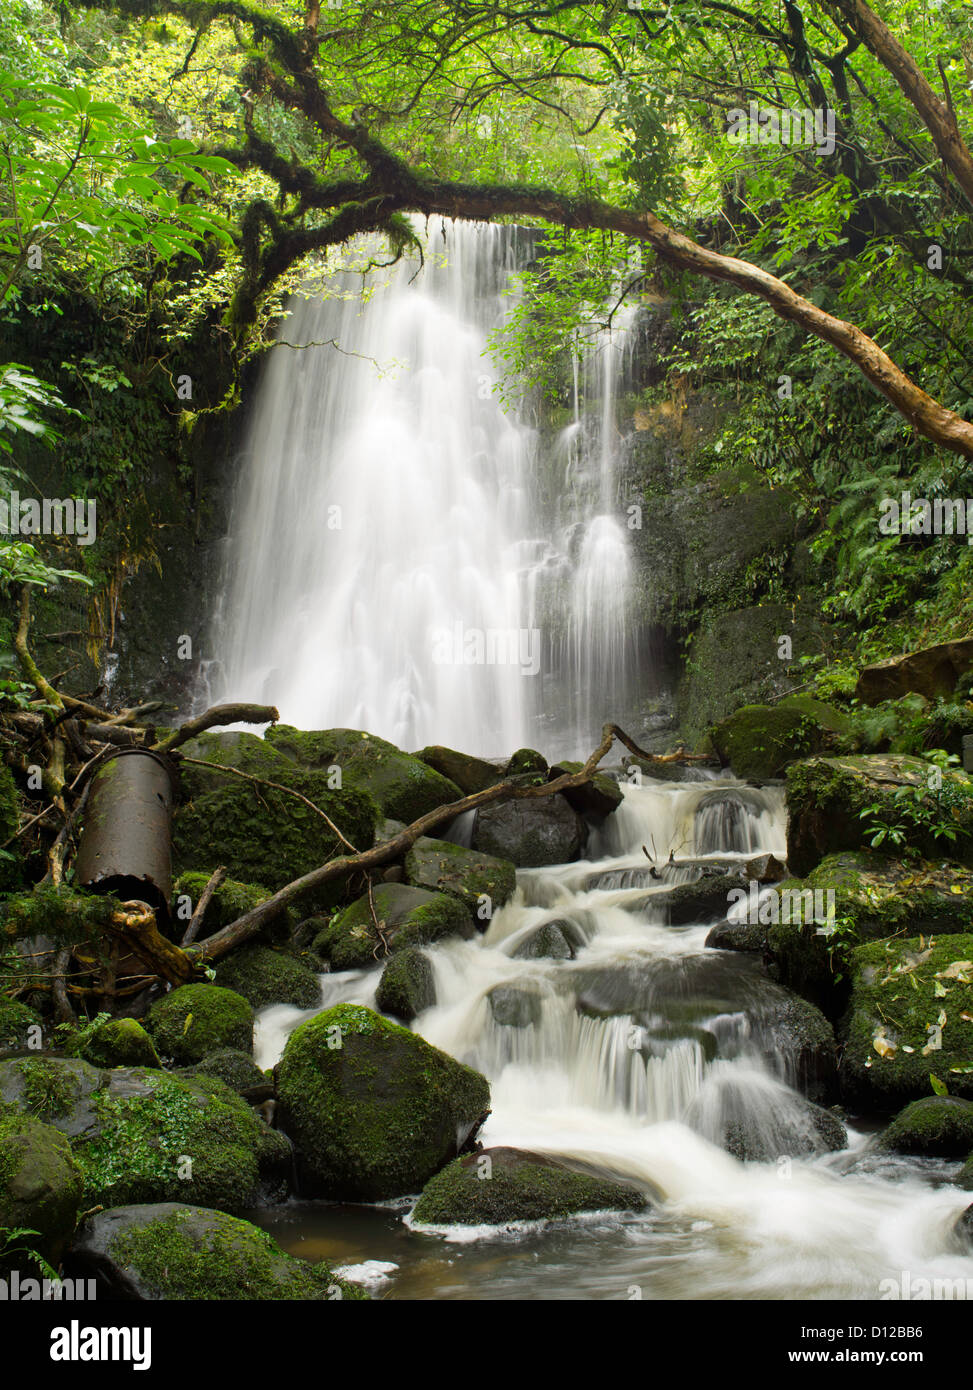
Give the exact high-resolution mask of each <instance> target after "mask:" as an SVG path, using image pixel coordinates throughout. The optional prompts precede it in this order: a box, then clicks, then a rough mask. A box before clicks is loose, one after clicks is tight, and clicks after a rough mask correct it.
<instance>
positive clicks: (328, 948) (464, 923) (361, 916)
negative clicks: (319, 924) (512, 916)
mask: <svg viewBox="0 0 973 1390" xmlns="http://www.w3.org/2000/svg"><path fill="white" fill-rule="evenodd" d="M372 904H373V905H374V909H375V915H376V917H377V918H378V921H379V922H381V923H384V926H383V927H382V937H380V936H379V934H378V932H377V931H376V928H375V922H374V920H373V917H372V905H371V904H369V900H368V897H367V896H366V897H364V898H359V899H358V901H357V902H354V903H352V904H351V906H350V907H346V908H345V909H344V910H343V911H342V912H339V913H338V914H337V916H335V917H334V918H333V919H332V921H331V922H330V923H329V924H328V926H327V927H325V928H324V930H323V931H321V932H319V933H318V935H317V936H316V937H315V940H314V950H315V951H316V952H317V953H318V954H319V955H320V956H322V958H324V959H326V960H329V961H330V962H331V966H332V968H333V969H335V970H357V969H360V968H362V967H363V966H369V965H373V964H374V963H375V961H376V960H379V959H381V958H382V957H383V956H384V955H386V954H388V953H389V951H401V950H403V949H404V948H405V947H406V946H426V945H428V944H429V943H430V942H432V941H438V940H439V939H440V937H443V936H449V935H452V934H457V935H460V936H471V935H472V933H473V928H472V924H471V922H470V915H469V912H468V911H467V910H466V908H465V907H464V906H463V904H462V903H461V902H460V901H458V900H457V898H455V897H449V896H448V895H447V894H445V893H429V892H426V891H425V890H424V889H420V888H409V887H405V886H404V885H402V884H400V883H380V884H378V885H377V886H376V887H375V888H374V889H373V890H372ZM383 937H384V940H383V939H382V938H383ZM387 948H388V949H387Z"/></svg>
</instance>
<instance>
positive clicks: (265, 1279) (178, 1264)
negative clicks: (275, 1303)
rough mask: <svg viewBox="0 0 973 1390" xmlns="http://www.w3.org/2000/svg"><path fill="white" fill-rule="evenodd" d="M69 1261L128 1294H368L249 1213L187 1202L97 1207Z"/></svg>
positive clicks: (115, 1292) (120, 1294)
mask: <svg viewBox="0 0 973 1390" xmlns="http://www.w3.org/2000/svg"><path fill="white" fill-rule="evenodd" d="M70 1267H71V1270H72V1273H73V1274H74V1275H75V1277H78V1276H80V1277H87V1278H96V1279H98V1281H99V1282H100V1283H101V1285H102V1286H103V1287H105V1288H106V1289H107V1291H108V1294H109V1297H111V1298H116V1299H125V1300H129V1299H138V1300H155V1299H166V1300H170V1299H177V1300H182V1299H247V1300H261V1301H264V1300H274V1299H300V1300H319V1299H329V1300H335V1299H342V1298H365V1297H367V1295H366V1294H365V1293H364V1292H363V1291H362V1290H361V1289H360V1288H358V1287H356V1286H355V1285H354V1284H349V1283H348V1282H347V1281H346V1280H343V1279H339V1278H338V1277H337V1276H336V1275H334V1274H332V1273H331V1271H330V1269H329V1268H328V1266H327V1265H325V1264H314V1265H312V1264H309V1263H308V1262H307V1261H306V1260H299V1259H297V1258H296V1257H295V1256H294V1255H288V1254H286V1253H285V1252H284V1251H283V1250H281V1248H280V1247H279V1246H278V1245H277V1243H276V1242H275V1241H274V1240H273V1239H272V1238H271V1237H270V1236H269V1235H267V1233H266V1232H265V1231H261V1230H259V1229H258V1228H257V1227H256V1226H252V1225H251V1224H250V1222H249V1221H241V1220H240V1219H239V1218H238V1217H235V1216H228V1215H227V1214H226V1213H225V1212H219V1211H210V1210H208V1209H206V1208H205V1207H193V1206H186V1205H184V1204H183V1203H181V1202H154V1203H149V1204H147V1205H145V1206H122V1207H112V1208H111V1209H110V1210H109V1211H102V1212H97V1213H96V1214H95V1215H94V1216H92V1217H90V1218H89V1219H88V1220H87V1221H86V1222H85V1223H84V1226H83V1228H82V1230H81V1232H80V1234H79V1236H78V1239H77V1240H76V1241H75V1243H74V1245H73V1247H72V1250H71V1255H70Z"/></svg>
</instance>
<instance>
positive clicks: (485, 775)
mask: <svg viewBox="0 0 973 1390" xmlns="http://www.w3.org/2000/svg"><path fill="white" fill-rule="evenodd" d="M415 756H416V757H417V758H418V759H419V761H420V762H421V763H425V764H426V766H427V767H431V768H432V769H433V771H434V772H438V773H439V774H440V775H441V776H443V777H445V778H447V779H448V780H449V781H450V782H453V783H455V785H456V786H457V787H459V789H460V791H461V792H462V793H463V795H464V796H471V795H472V794H473V792H481V791H483V789H484V788H485V787H492V786H493V785H494V784H495V783H496V782H502V781H503V771H502V770H501V769H500V768H498V767H495V766H494V764H493V763H488V762H486V761H485V760H484V759H483V758H473V757H471V756H470V755H469V754H468V753H456V752H454V750H453V749H452V748H443V747H442V746H441V745H438V744H437V745H435V746H433V747H430V748H420V749H419V752H418V753H416V755H415Z"/></svg>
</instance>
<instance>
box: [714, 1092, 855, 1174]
mask: <svg viewBox="0 0 973 1390" xmlns="http://www.w3.org/2000/svg"><path fill="white" fill-rule="evenodd" d="M731 1104H732V1103H731ZM720 1144H721V1146H722V1147H723V1148H724V1149H726V1151H727V1153H731V1154H733V1156H734V1158H738V1159H740V1161H741V1162H742V1163H773V1162H774V1161H775V1160H776V1159H777V1158H778V1157H779V1156H780V1155H781V1154H782V1153H786V1154H790V1155H791V1157H793V1158H813V1157H814V1156H815V1155H817V1154H823V1153H837V1152H838V1150H839V1149H844V1148H846V1147H847V1145H848V1131H847V1129H846V1128H845V1126H844V1124H843V1123H842V1121H841V1120H839V1118H838V1116H837V1115H835V1114H834V1113H833V1112H832V1111H830V1110H825V1109H824V1108H823V1107H822V1106H820V1105H815V1104H814V1103H813V1102H812V1101H809V1100H805V1101H803V1102H802V1104H800V1105H799V1106H797V1107H787V1108H786V1109H785V1110H783V1111H782V1112H781V1113H780V1114H777V1115H774V1116H772V1117H770V1118H769V1119H768V1117H766V1116H763V1117H760V1118H759V1119H758V1118H757V1117H755V1116H753V1115H746V1114H743V1115H741V1114H740V1112H739V1109H738V1107H737V1106H736V1105H733V1106H732V1109H731V1112H730V1114H729V1115H728V1116H727V1117H726V1120H725V1123H724V1126H723V1129H722V1133H721V1135H720Z"/></svg>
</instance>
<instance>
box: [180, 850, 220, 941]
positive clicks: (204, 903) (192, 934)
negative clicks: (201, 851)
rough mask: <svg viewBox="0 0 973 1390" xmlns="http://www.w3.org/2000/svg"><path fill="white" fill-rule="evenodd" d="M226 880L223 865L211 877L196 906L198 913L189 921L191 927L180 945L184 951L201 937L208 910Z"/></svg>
mask: <svg viewBox="0 0 973 1390" xmlns="http://www.w3.org/2000/svg"><path fill="white" fill-rule="evenodd" d="M225 878H226V869H225V868H224V867H222V865H221V866H220V868H218V869H216V870H214V872H213V873H212V874H211V875H210V880H209V883H207V885H206V887H205V888H204V889H203V891H202V893H200V895H199V902H198V903H197V904H196V911H195V912H194V913H193V915H192V917H191V918H190V919H189V926H188V927H187V928H186V930H185V932H184V933H183V938H182V941H181V942H180V943H179V944H180V946H182V948H183V950H185V948H186V947H187V946H188V945H189V944H190V942H192V941H195V940H196V937H197V936H198V935H199V929H200V927H201V926H202V925H203V918H204V917H205V916H206V909H207V908H208V907H209V905H210V901H211V899H212V897H213V894H214V893H215V892H216V890H217V888H219V886H220V884H221V883H222V882H223V880H224V879H225Z"/></svg>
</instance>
